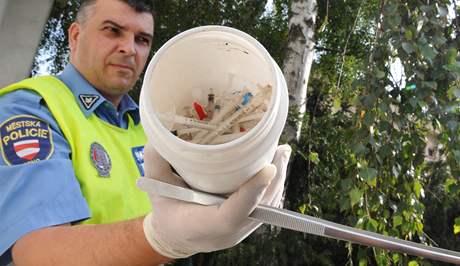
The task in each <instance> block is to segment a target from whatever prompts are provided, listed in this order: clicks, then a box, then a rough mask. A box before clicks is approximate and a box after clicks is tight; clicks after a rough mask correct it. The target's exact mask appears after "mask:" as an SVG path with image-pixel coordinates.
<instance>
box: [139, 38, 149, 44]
mask: <svg viewBox="0 0 460 266" xmlns="http://www.w3.org/2000/svg"><path fill="white" fill-rule="evenodd" d="M137 41H138V42H139V43H142V44H145V45H149V44H150V40H149V39H147V38H145V37H137Z"/></svg>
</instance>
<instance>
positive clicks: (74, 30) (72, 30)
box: [67, 22, 81, 51]
mask: <svg viewBox="0 0 460 266" xmlns="http://www.w3.org/2000/svg"><path fill="white" fill-rule="evenodd" d="M80 27H81V25H80V23H78V22H73V23H72V24H71V25H70V27H69V29H68V31H67V33H68V36H69V47H70V51H74V50H75V49H76V46H77V40H78V38H79V37H80Z"/></svg>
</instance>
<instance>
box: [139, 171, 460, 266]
mask: <svg viewBox="0 0 460 266" xmlns="http://www.w3.org/2000/svg"><path fill="white" fill-rule="evenodd" d="M137 184H138V187H139V188H141V189H142V190H143V191H146V192H149V193H154V194H158V195H160V196H163V197H168V198H173V199H178V200H183V201H187V202H193V203H198V204H202V205H214V204H220V203H222V202H223V201H224V200H225V198H222V197H219V196H216V195H213V194H208V193H204V192H199V191H195V190H192V189H188V188H184V187H180V186H175V185H171V184H168V183H165V182H161V181H158V180H155V179H151V178H146V177H141V178H139V179H138V181H137ZM249 219H252V220H255V221H259V222H263V223H266V224H271V225H275V226H279V227H282V228H287V229H291V230H294V231H299V232H304V233H308V234H313V235H318V236H324V237H329V238H334V239H338V240H344V241H349V242H353V243H357V244H361V245H365V246H370V247H377V248H382V249H386V250H390V251H395V252H400V253H406V254H410V255H415V256H419V257H425V258H429V259H433V260H438V261H443V262H448V263H455V264H460V252H455V251H451V250H446V249H442V248H436V247H430V246H426V245H423V244H419V243H415V242H410V241H406V240H401V239H397V238H394V237H389V236H384V235H381V234H377V233H373V232H369V231H364V230H360V229H356V228H353V227H349V226H345V225H341V224H337V223H333V222H329V221H326V220H323V219H319V218H316V217H312V216H308V215H304V214H300V213H297V212H293V211H290V210H285V209H280V208H274V207H270V206H266V205H258V206H257V207H256V208H255V210H254V211H253V212H252V213H251V214H250V215H249Z"/></svg>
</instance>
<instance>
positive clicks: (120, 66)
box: [110, 64, 134, 72]
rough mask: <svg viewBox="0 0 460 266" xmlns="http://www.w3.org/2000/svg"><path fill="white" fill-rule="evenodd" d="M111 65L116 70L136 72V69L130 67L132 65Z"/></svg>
mask: <svg viewBox="0 0 460 266" xmlns="http://www.w3.org/2000/svg"><path fill="white" fill-rule="evenodd" d="M110 65H111V66H113V67H116V68H121V69H125V70H130V71H132V72H134V68H133V67H132V66H130V65H125V64H110Z"/></svg>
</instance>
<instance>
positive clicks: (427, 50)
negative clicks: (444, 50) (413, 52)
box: [420, 45, 438, 60]
mask: <svg viewBox="0 0 460 266" xmlns="http://www.w3.org/2000/svg"><path fill="white" fill-rule="evenodd" d="M420 52H421V53H422V55H423V57H425V58H426V59H428V60H432V59H434V58H435V57H436V55H437V54H438V51H437V50H436V49H435V48H434V47H431V46H429V45H423V46H422V47H421V48H420Z"/></svg>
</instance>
